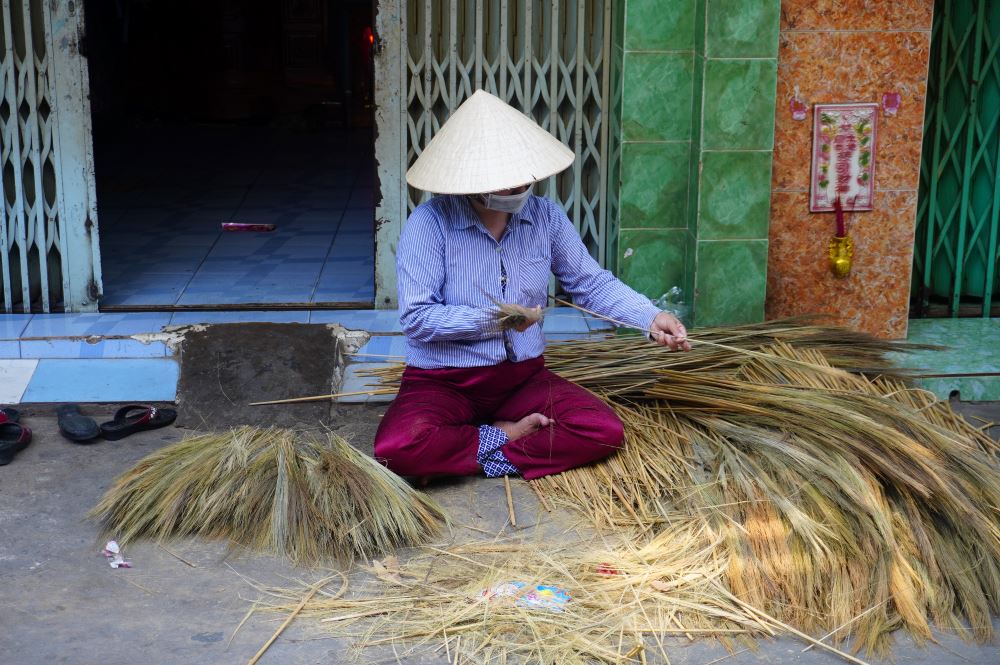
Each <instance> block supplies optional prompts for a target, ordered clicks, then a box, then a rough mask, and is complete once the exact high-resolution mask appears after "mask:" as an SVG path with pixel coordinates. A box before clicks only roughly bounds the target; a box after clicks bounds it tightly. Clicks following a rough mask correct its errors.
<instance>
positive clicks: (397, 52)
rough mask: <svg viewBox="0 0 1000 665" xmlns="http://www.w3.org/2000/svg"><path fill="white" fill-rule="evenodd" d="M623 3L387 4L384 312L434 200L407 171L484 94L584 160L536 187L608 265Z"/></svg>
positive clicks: (379, 47)
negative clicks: (614, 92) (418, 211)
mask: <svg viewBox="0 0 1000 665" xmlns="http://www.w3.org/2000/svg"><path fill="white" fill-rule="evenodd" d="M611 3H612V0H562V1H560V0H379V2H378V3H377V15H376V27H377V32H378V34H379V42H378V43H377V44H376V63H375V76H376V83H375V88H376V104H377V107H378V109H377V111H376V123H377V125H378V128H379V131H378V136H377V138H376V146H375V151H376V159H377V160H378V162H379V167H378V168H379V180H380V183H381V184H380V190H381V191H380V195H381V197H380V200H379V201H378V202H377V208H376V214H375V217H376V228H377V232H376V252H377V257H376V261H377V263H376V276H375V278H376V306H378V307H392V306H394V305H395V267H394V263H393V262H394V255H395V251H394V249H395V243H396V240H397V239H398V237H399V231H400V228H401V226H402V222H403V220H404V218H405V217H406V216H407V215H408V214H409V212H410V211H412V210H413V208H414V207H415V206H416V205H418V204H419V203H420V202H421V201H422V200H425V198H426V197H427V196H428V195H427V194H426V193H424V192H419V191H415V190H413V189H410V188H408V187H407V186H406V184H405V180H404V178H403V175H404V173H405V171H406V169H407V167H408V166H409V165H410V164H412V163H413V161H414V160H415V159H416V158H417V157H418V156H419V155H420V152H421V150H422V149H423V148H424V146H426V145H427V144H428V143H429V142H430V140H431V139H432V138H433V137H434V134H435V132H437V130H438V129H439V128H440V127H441V125H442V124H444V122H445V121H446V120H447V119H448V116H449V115H450V114H451V112H452V111H454V110H455V109H456V108H457V107H458V106H459V105H461V103H462V102H463V101H465V100H466V99H467V98H468V97H469V96H470V95H472V93H473V92H475V91H476V90H478V89H480V88H482V89H485V90H487V91H489V92H491V93H493V94H495V95H497V96H498V97H500V98H501V99H504V100H506V101H507V102H508V103H509V104H511V105H512V106H514V107H516V108H518V109H520V110H521V111H523V112H524V113H526V114H528V115H530V116H531V117H533V118H534V119H535V120H536V121H537V122H538V123H539V124H540V125H541V126H542V127H544V128H545V129H547V130H548V131H549V132H551V133H552V134H553V135H555V136H556V137H558V138H559V139H560V140H561V141H563V142H564V143H565V144H566V145H568V146H569V147H570V148H572V149H573V150H574V151H575V152H576V160H575V162H574V163H573V167H572V168H571V169H569V170H567V171H565V172H563V173H562V174H560V175H558V176H553V177H552V178H549V179H547V180H546V181H545V182H542V183H539V184H538V185H536V188H535V193H536V194H540V195H543V196H547V197H549V198H551V199H553V200H555V201H557V202H559V203H560V204H561V205H562V206H563V208H564V209H565V210H566V212H567V214H568V215H569V218H570V219H571V220H572V221H573V223H574V224H575V225H576V228H577V230H578V231H579V232H580V235H581V237H582V238H583V240H584V243H585V244H586V245H587V247H588V248H589V250H590V252H591V254H592V255H593V256H594V258H596V259H597V260H598V261H599V262H600V263H601V264H602V265H605V264H606V263H607V261H608V256H607V255H608V240H609V238H608V205H607V200H608V192H607V187H608V183H607V177H606V174H607V165H608V158H609V154H608V153H609V148H608V144H609V136H608V131H609V127H608V104H609V87H610V84H611V80H610V79H611V76H610V66H609V57H610V53H611V46H610V45H611V34H610V33H611V30H610V28H611Z"/></svg>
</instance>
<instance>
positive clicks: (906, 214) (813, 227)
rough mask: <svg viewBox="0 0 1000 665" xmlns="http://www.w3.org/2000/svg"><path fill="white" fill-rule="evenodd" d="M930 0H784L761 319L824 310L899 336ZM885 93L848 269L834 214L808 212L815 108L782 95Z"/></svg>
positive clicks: (874, 96)
mask: <svg viewBox="0 0 1000 665" xmlns="http://www.w3.org/2000/svg"><path fill="white" fill-rule="evenodd" d="M933 5H934V3H933V0H920V1H917V0H900V1H896V0H782V3H781V34H780V42H779V52H778V100H777V101H778V103H777V110H776V114H775V129H774V131H775V134H774V171H773V177H772V183H771V185H772V187H771V188H772V194H771V225H770V236H769V237H770V243H769V244H770V247H769V257H768V277H767V302H766V314H767V316H768V318H780V317H784V316H794V315H797V314H815V313H825V314H829V315H831V317H832V319H831V320H835V321H837V322H838V323H841V324H843V325H847V326H850V327H852V328H855V329H858V330H865V331H867V332H871V333H874V334H876V335H879V336H882V337H890V338H901V337H905V335H906V328H907V315H908V310H909V293H910V273H911V270H912V257H913V235H914V226H915V224H916V208H917V187H918V185H919V178H920V152H921V141H922V140H923V120H924V104H925V95H926V90H927V68H928V58H929V54H930V36H931V34H930V30H931V21H932V12H933ZM796 88H798V93H799V97H800V98H801V99H802V101H804V102H805V103H806V104H807V105H808V106H809V107H810V108H811V107H812V105H813V104H820V103H836V102H876V103H880V102H881V101H882V93H883V92H899V93H900V95H901V97H902V100H901V102H902V103H901V106H900V109H899V113H898V114H897V115H896V116H895V117H886V116H885V115H884V114H882V115H880V116H879V129H878V131H879V136H878V144H877V146H876V165H875V192H876V193H875V210H873V211H871V212H863V213H855V214H854V215H853V216H852V219H851V221H850V222H849V224H848V225H849V233H850V235H851V236H852V237H853V238H854V243H855V254H854V267H853V270H852V272H851V275H850V276H849V277H847V278H846V279H842V280H840V279H836V278H834V277H833V275H832V273H831V272H830V268H829V259H828V257H827V243H828V242H829V239H830V237H831V236H832V235H833V233H834V219H833V215H832V214H810V213H809V200H808V194H807V191H808V187H809V170H810V162H811V156H812V115H811V113H810V115H809V116H808V118H807V119H806V120H803V121H795V120H792V118H791V113H790V112H789V108H788V104H789V100H790V99H791V98H792V96H793V95H794V94H795V90H796Z"/></svg>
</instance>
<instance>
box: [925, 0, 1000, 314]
mask: <svg viewBox="0 0 1000 665" xmlns="http://www.w3.org/2000/svg"><path fill="white" fill-rule="evenodd" d="M998 52H1000V2H996V1H995V0H937V1H936V2H935V5H934V28H933V34H932V37H931V57H930V71H929V74H928V85H927V112H926V116H925V121H924V144H923V158H922V160H921V173H920V195H919V204H918V208H917V232H916V247H915V251H914V255H913V256H914V264H913V268H914V270H913V291H914V293H913V295H914V303H915V307H914V310H913V311H914V316H928V315H935V314H943V313H947V314H950V315H951V316H960V315H970V314H972V315H981V316H990V314H991V310H992V312H993V314H994V315H996V313H997V310H998V305H1000V303H998V300H997V298H998V293H1000V271H998V270H997V260H998V254H1000V252H998V243H1000V239H998V227H1000V55H998Z"/></svg>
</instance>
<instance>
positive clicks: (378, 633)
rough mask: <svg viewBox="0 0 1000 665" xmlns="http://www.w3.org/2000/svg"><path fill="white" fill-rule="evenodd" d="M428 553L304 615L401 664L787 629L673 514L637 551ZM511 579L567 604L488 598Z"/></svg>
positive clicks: (567, 548) (596, 653)
mask: <svg viewBox="0 0 1000 665" xmlns="http://www.w3.org/2000/svg"><path fill="white" fill-rule="evenodd" d="M425 550H426V552H425V553H423V554H420V555H418V556H416V557H414V558H413V559H411V560H409V561H408V562H406V563H404V564H400V563H399V562H398V561H396V560H395V559H392V560H388V561H384V562H376V564H375V565H374V566H373V567H372V568H371V569H370V572H372V573H373V574H374V575H375V576H376V581H375V582H374V584H371V585H369V586H368V587H366V588H362V589H356V590H355V591H354V593H353V594H349V595H350V597H343V596H334V595H330V596H327V595H323V594H320V595H317V596H315V597H313V598H311V599H310V600H308V602H306V603H305V605H304V606H303V608H302V610H301V614H302V615H304V616H312V617H313V618H317V619H319V620H320V621H321V623H322V625H323V626H324V627H325V628H326V629H327V630H329V631H331V632H332V633H333V634H334V635H338V636H342V637H351V638H353V639H354V640H355V645H356V646H357V647H360V648H370V647H378V646H383V645H391V646H392V652H393V654H394V655H395V657H396V658H397V659H398V660H400V661H402V660H406V659H407V658H409V657H411V656H415V655H416V654H420V653H424V654H426V652H427V650H428V649H429V648H434V647H436V650H437V651H439V652H440V651H444V652H445V653H446V655H447V657H448V662H453V660H452V659H454V662H469V663H494V662H508V659H510V661H512V662H526V663H567V664H575V663H579V664H581V665H582V664H583V663H627V662H633V663H639V662H646V656H645V654H644V653H643V651H644V650H645V649H649V650H650V651H652V652H655V653H656V654H659V655H660V656H661V657H662V658H663V662H670V661H669V658H668V657H667V654H666V646H665V643H664V640H665V638H668V637H671V636H673V637H677V636H682V637H688V638H694V637H695V636H698V637H704V636H714V637H717V638H720V639H724V640H731V639H733V638H738V637H740V636H764V635H774V634H776V633H778V632H784V631H785V630H786V628H787V627H784V626H781V625H780V623H778V622H776V621H774V620H773V619H771V618H770V617H768V616H766V615H765V614H764V613H762V612H760V611H758V610H755V609H754V608H753V607H751V606H749V605H748V604H746V603H744V602H743V601H741V600H739V599H738V598H736V597H735V596H733V595H732V594H731V593H729V591H727V590H726V588H725V585H724V584H723V578H724V573H725V569H726V561H725V559H724V558H722V557H720V556H719V555H718V552H719V543H718V535H717V534H713V533H712V531H711V529H709V528H706V527H705V526H704V525H699V524H698V523H697V521H696V520H694V519H692V518H691V517H684V516H680V515H678V516H675V519H674V520H672V521H671V524H670V526H669V527H667V528H665V529H664V530H662V531H661V532H660V533H659V534H658V535H657V536H656V537H655V538H653V539H652V540H651V541H650V542H648V543H647V544H645V545H642V546H636V545H633V544H631V543H629V542H627V541H626V542H623V543H622V544H620V545H619V546H617V547H614V548H609V549H594V547H593V545H592V544H590V543H569V544H566V545H564V546H563V547H561V548H559V549H558V550H553V549H552V547H551V545H546V546H544V547H542V546H538V547H536V546H532V545H525V544H517V543H496V542H492V543H472V544H466V545H457V546H452V547H448V548H437V547H427V548H425ZM511 581H518V582H523V583H525V590H528V589H534V588H535V587H537V586H538V585H543V586H552V587H556V588H557V589H559V590H560V591H563V592H566V593H567V594H568V596H569V600H567V601H565V602H563V603H559V604H555V605H544V604H543V605H539V604H537V603H532V602H525V600H526V599H527V598H528V596H527V595H526V593H524V592H522V593H521V595H515V596H504V595H497V594H496V590H497V589H500V588H504V587H505V585H507V584H508V583H510V582H511ZM257 588H258V590H259V591H261V592H262V593H263V594H265V596H269V597H270V600H266V601H265V603H264V604H265V605H266V606H267V607H268V609H269V610H277V611H281V612H288V611H291V610H292V609H293V608H295V607H297V606H298V605H299V603H300V602H301V601H300V598H301V597H302V590H301V589H269V588H263V587H257ZM821 646H822V645H821ZM824 648H825V647H824ZM841 655H843V654H841ZM856 662H859V661H856Z"/></svg>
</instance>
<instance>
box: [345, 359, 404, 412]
mask: <svg viewBox="0 0 1000 665" xmlns="http://www.w3.org/2000/svg"><path fill="white" fill-rule="evenodd" d="M391 366H392V363H349V364H348V365H347V367H345V368H344V380H343V382H342V383H341V385H340V390H338V391H337V392H340V393H351V392H367V391H370V390H378V389H379V387H380V386H379V384H378V379H376V378H374V377H369V376H361V375H360V372H363V371H365V370H371V369H379V368H383V367H391ZM392 399H393V396H392V395H363V394H362V395H350V396H347V397H340V398H338V399H337V401H338V402H342V403H345V404H365V403H368V404H372V403H380V402H381V403H384V402H391V401H392Z"/></svg>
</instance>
